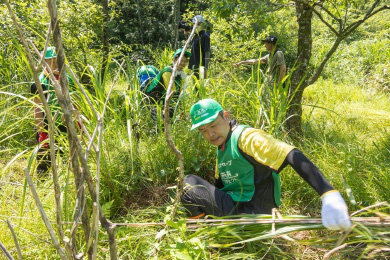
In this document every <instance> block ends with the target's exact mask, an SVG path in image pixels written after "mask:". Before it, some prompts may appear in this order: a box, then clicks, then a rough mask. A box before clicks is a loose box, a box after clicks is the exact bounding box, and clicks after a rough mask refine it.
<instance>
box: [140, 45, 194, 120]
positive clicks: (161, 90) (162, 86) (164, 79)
mask: <svg viewBox="0 0 390 260" xmlns="http://www.w3.org/2000/svg"><path fill="white" fill-rule="evenodd" d="M182 52H183V49H182V48H180V49H177V50H176V51H175V53H174V54H173V56H172V58H173V61H172V64H170V65H168V66H166V67H165V68H163V69H162V70H161V71H160V72H159V73H158V74H157V76H156V77H155V78H154V79H153V80H152V82H151V83H150V84H149V86H148V87H147V88H146V91H145V93H146V94H147V95H148V96H149V97H150V98H151V99H152V101H154V102H156V103H161V104H162V105H164V102H165V95H166V92H167V89H168V86H169V81H170V80H171V77H172V72H173V66H174V65H176V66H177V69H176V75H175V82H174V84H173V86H172V91H173V92H174V94H173V96H172V99H171V102H173V103H175V102H177V100H178V98H179V96H180V92H181V91H182V90H183V86H184V81H185V78H186V74H185V73H184V68H185V67H186V66H187V64H188V59H189V58H190V57H191V52H189V51H185V52H184V55H183V57H182V59H181V61H180V63H178V62H179V58H180V55H181V53H182ZM173 112H174V109H173V106H171V109H170V113H169V114H170V117H172V116H173ZM151 114H152V117H153V118H154V119H155V118H156V110H155V109H152V111H151Z"/></svg>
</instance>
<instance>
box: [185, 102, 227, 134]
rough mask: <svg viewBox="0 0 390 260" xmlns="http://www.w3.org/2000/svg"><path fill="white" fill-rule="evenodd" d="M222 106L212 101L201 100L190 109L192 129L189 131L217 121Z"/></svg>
mask: <svg viewBox="0 0 390 260" xmlns="http://www.w3.org/2000/svg"><path fill="white" fill-rule="evenodd" d="M221 111H223V108H222V106H221V105H220V104H219V103H218V102H217V101H215V100H214V99H202V100H200V101H198V102H197V103H196V104H195V105H193V106H192V107H191V110H190V113H191V119H192V127H191V131H192V130H194V129H196V128H198V127H200V126H202V125H205V124H208V123H211V122H213V121H214V120H215V119H217V117H218V114H219V112H221Z"/></svg>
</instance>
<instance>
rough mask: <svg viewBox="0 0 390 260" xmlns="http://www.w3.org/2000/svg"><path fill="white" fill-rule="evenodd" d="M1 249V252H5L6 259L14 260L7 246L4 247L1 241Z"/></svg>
mask: <svg viewBox="0 0 390 260" xmlns="http://www.w3.org/2000/svg"><path fill="white" fill-rule="evenodd" d="M0 249H1V251H3V253H4V255H5V257H7V259H8V260H14V258H13V257H12V255H11V254H10V252H8V250H7V248H5V246H4V245H3V243H1V241H0Z"/></svg>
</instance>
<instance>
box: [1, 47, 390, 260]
mask: <svg viewBox="0 0 390 260" xmlns="http://www.w3.org/2000/svg"><path fill="white" fill-rule="evenodd" d="M165 56H166V57H169V54H166V55H165ZM165 56H164V57H165ZM119 63H120V62H117V61H115V60H111V64H110V68H111V69H113V70H114V71H115V68H119V66H118V64H119ZM136 66H137V65H136V64H132V63H131V61H130V60H129V59H127V66H125V69H124V70H122V71H120V80H119V82H118V83H117V84H116V86H115V87H114V89H115V91H114V93H113V95H112V97H111V99H110V102H109V107H108V112H107V116H106V118H105V122H104V134H103V150H102V165H101V168H102V169H101V184H102V189H101V204H102V207H103V208H104V210H105V213H106V214H107V215H108V216H110V217H111V219H113V220H116V222H126V221H128V222H150V221H157V222H158V221H162V220H163V219H164V217H165V216H166V214H167V211H166V210H168V209H169V208H168V207H169V205H170V204H171V197H172V196H170V195H172V194H171V193H170V192H168V191H167V190H166V187H171V186H174V185H175V180H176V177H177V171H176V167H177V162H176V160H175V158H174V156H173V155H172V154H171V153H170V152H169V149H168V147H167V145H166V142H165V138H164V136H163V131H162V129H161V124H160V123H159V122H155V121H154V120H153V119H152V118H151V117H150V105H149V104H148V103H147V102H145V95H144V94H142V93H141V92H140V91H139V90H138V89H139V86H138V82H137V79H136V77H135V71H136ZM86 71H89V72H88V73H89V77H90V78H91V82H92V85H91V86H92V89H93V90H92V91H90V92H89V93H88V95H89V97H90V99H91V100H93V106H94V107H95V109H96V110H98V111H101V109H102V104H103V103H104V100H105V98H106V96H107V90H108V88H109V87H110V86H111V83H112V75H111V74H110V73H111V71H108V73H105V75H106V77H105V78H104V79H102V78H100V76H99V72H100V69H89V70H86ZM238 74H239V73H238V71H232V69H231V67H226V68H224V69H221V71H210V78H208V79H206V80H204V81H201V82H199V81H196V80H195V79H193V78H188V80H187V88H186V90H185V92H184V93H182V95H181V97H180V101H179V105H178V106H177V108H176V112H175V116H174V118H173V119H172V124H173V127H172V130H173V131H172V133H173V137H174V141H175V143H176V144H177V146H178V148H179V149H180V150H181V151H182V152H183V154H184V158H185V170H186V173H195V174H198V175H200V176H201V177H203V178H206V179H208V180H210V181H212V180H213V168H214V165H215V161H214V157H215V150H214V148H212V147H210V145H209V144H207V143H206V142H205V141H204V140H203V139H202V137H201V135H200V134H199V133H197V132H196V131H195V132H189V128H190V125H191V122H190V117H189V108H190V106H191V105H192V104H193V103H194V102H196V101H197V100H198V98H199V97H198V96H197V95H196V94H195V85H196V84H197V85H198V86H200V87H201V88H202V93H201V97H202V98H204V97H210V98H215V99H216V100H218V101H219V102H221V104H222V105H223V107H224V108H225V109H226V110H228V111H229V112H230V114H231V117H232V118H236V119H237V120H238V122H239V123H243V124H248V125H251V126H254V127H260V128H262V129H265V130H266V131H268V132H272V133H273V134H274V135H276V136H278V137H279V138H283V139H285V136H284V132H283V125H284V120H285V112H286V110H287V108H288V102H287V100H286V99H285V98H286V93H287V92H286V91H287V89H288V88H285V89H284V88H275V89H274V91H273V92H271V93H270V97H271V99H270V103H269V107H265V105H266V104H265V102H262V100H261V99H259V97H260V96H261V93H262V91H263V85H262V84H261V75H262V74H261V72H260V71H259V70H257V68H256V69H254V70H253V72H252V73H248V74H245V73H244V74H243V75H240V76H237V75H238ZM22 75H23V73H22ZM25 81H27V80H26V79H24V80H22V82H25ZM28 85H29V84H25V83H23V85H21V84H20V85H19V84H17V83H13V82H10V83H9V84H6V85H5V86H2V88H1V91H2V92H1V95H0V97H1V100H0V102H1V103H0V107H1V108H4V109H3V110H2V112H0V117H1V120H2V121H1V133H0V134H1V136H0V137H1V138H0V145H1V147H2V148H3V149H2V151H1V161H0V164H1V166H2V168H4V167H5V166H6V165H8V167H7V168H4V170H3V171H2V172H1V175H0V176H1V183H0V197H1V198H2V199H1V205H0V220H1V222H0V234H1V235H0V239H1V241H2V243H4V244H5V245H6V246H7V248H13V242H12V241H11V236H9V230H8V229H7V226H6V224H5V222H4V221H5V220H6V218H9V219H10V221H11V223H13V224H14V225H17V226H15V230H16V232H17V236H18V237H19V239H20V244H21V245H22V251H23V252H24V254H25V257H26V258H27V259H43V258H45V257H47V258H51V257H52V256H53V255H54V250H53V248H52V247H51V246H49V245H48V244H47V243H46V242H44V241H45V240H47V239H48V236H47V234H45V233H42V230H44V226H43V223H41V222H40V221H37V216H38V212H37V210H36V209H35V206H34V204H33V201H32V199H31V197H30V195H29V193H28V192H26V190H25V187H26V186H25V185H24V179H23V175H22V171H21V169H23V168H24V167H25V166H26V165H27V164H28V160H30V158H33V155H34V153H33V151H34V149H36V147H37V146H36V144H35V142H34V130H33V118H32V111H33V110H32V109H33V107H34V104H32V103H31V102H30V101H31V100H32V99H31V98H32V97H31V96H30V95H29V94H28V91H26V89H28ZM19 86H23V88H24V89H22V88H21V87H20V88H19ZM304 97H305V101H304V102H305V105H306V106H304V123H305V125H304V126H305V127H304V129H305V136H304V138H303V139H302V141H301V142H300V143H298V144H296V145H297V147H298V148H300V149H301V150H303V151H304V153H305V154H307V155H308V157H309V158H310V159H312V160H313V161H314V162H315V164H316V165H317V166H318V167H319V168H320V169H321V171H322V172H323V173H324V174H325V176H326V177H327V178H328V179H329V180H330V182H331V183H332V184H333V185H334V186H335V187H336V188H337V189H339V190H341V191H342V193H343V195H344V197H345V198H346V200H347V203H348V205H349V208H350V210H358V209H360V208H361V207H363V206H368V205H370V204H373V203H375V202H376V201H390V198H389V193H388V190H389V183H390V180H389V176H390V175H389V170H388V169H389V168H390V167H389V166H390V165H389V162H388V159H387V158H388V156H389V153H390V146H389V134H388V133H389V131H390V121H389V119H388V118H389V116H388V115H389V114H390V106H389V104H388V98H389V97H388V94H383V93H378V92H375V93H373V92H368V91H365V90H364V89H363V90H362V88H361V87H360V86H353V85H348V86H347V85H342V84H334V83H333V82H332V81H319V82H318V83H317V84H315V85H314V86H312V87H310V88H308V89H307V91H305V96H304ZM78 108H79V110H80V112H81V114H82V115H84V117H85V119H86V120H85V125H86V127H87V129H88V130H89V131H90V132H92V130H93V126H94V125H95V124H96V120H97V119H96V118H94V116H93V113H92V111H91V107H90V106H89V105H88V104H87V102H86V101H85V100H84V99H79V100H78ZM158 115H160V113H158ZM61 145H62V146H63V147H64V148H65V151H66V150H67V149H66V142H61ZM17 154H18V155H19V156H15V155H17ZM13 158H15V160H13V161H12V159H13ZM68 158H69V155H68V154H67V153H66V152H65V154H64V155H63V156H61V157H58V164H59V173H60V183H61V189H62V191H63V193H62V194H63V201H64V203H63V207H64V208H63V214H64V216H63V219H64V220H71V219H72V214H73V207H74V203H75V201H74V200H75V197H74V195H72V194H74V192H73V191H74V189H75V187H74V184H73V177H72V174H70V172H69V165H68ZM94 160H95V158H94V157H93V156H92V157H91V158H90V163H91V166H92V165H93V163H94ZM10 162H11V163H10ZM281 176H282V190H283V192H282V194H283V198H282V206H281V208H280V211H281V212H282V213H283V214H304V215H310V216H319V215H320V212H319V211H320V199H319V197H318V195H317V194H316V193H315V191H314V190H313V189H311V188H310V187H309V186H308V185H307V184H306V183H304V182H303V181H302V180H301V179H300V178H299V177H298V175H297V174H296V173H294V172H293V171H292V170H291V169H286V170H285V171H284V172H283V173H282V175H281ZM52 185H53V184H52V181H51V180H50V178H48V179H47V180H46V181H44V182H43V183H41V184H40V185H39V186H38V192H39V195H40V196H41V197H42V201H43V203H44V206H45V208H46V209H47V211H48V212H49V218H50V219H52V220H54V219H55V217H54V210H53V209H54V203H53V201H54V200H53V198H54V196H53V193H52ZM160 186H161V187H162V188H160ZM362 187H363V188H362ZM347 188H348V189H347ZM347 190H348V192H347ZM169 191H170V190H169ZM153 195H154V196H153ZM21 211H22V212H21ZM385 213H386V214H387V212H385ZM180 216H183V217H184V213H181V214H180ZM169 225H170V227H171V228H172V229H174V230H177V231H175V232H171V233H169V234H168V236H167V239H166V240H164V241H162V242H161V243H160V244H159V245H158V246H159V247H160V249H161V252H162V253H161V255H160V256H161V258H162V259H172V258H177V259H185V258H186V257H187V259H188V258H191V257H192V258H193V259H196V258H198V259H243V258H248V259H257V258H261V257H263V256H266V257H270V258H286V259H293V258H294V254H295V253H297V252H302V251H303V250H304V249H303V248H309V250H311V252H312V255H311V256H310V257H311V258H313V259H316V258H319V256H321V255H323V253H321V250H319V249H316V248H315V247H307V246H305V245H300V244H296V243H292V242H286V241H284V240H280V239H276V240H274V241H272V240H271V238H267V239H265V240H262V241H261V242H259V241H252V242H249V241H247V242H246V243H244V242H243V241H245V240H246V239H250V238H256V237H257V238H259V237H260V236H261V235H264V236H265V233H261V232H263V231H264V232H265V230H269V227H267V228H264V229H263V231H261V230H260V229H261V227H259V226H245V227H244V226H235V227H231V226H225V227H213V228H209V227H202V228H200V229H198V230H197V231H193V230H190V229H189V227H188V226H187V225H186V224H185V222H184V221H183V220H180V219H179V220H178V221H177V222H170V223H169ZM296 229H297V231H298V230H299V228H298V227H297V228H296ZM308 229H309V230H308V231H305V232H300V233H297V235H294V236H301V235H303V236H304V238H305V239H306V240H308V242H307V243H306V242H305V243H303V242H302V243H301V244H315V245H318V246H320V247H322V245H319V242H318V241H317V240H316V241H314V240H313V241H310V237H314V236H323V237H324V238H329V239H328V240H325V242H326V243H328V247H327V248H328V249H329V250H330V249H331V245H332V244H331V243H330V241H335V239H336V236H337V233H333V232H325V231H322V230H320V231H315V230H312V229H313V227H310V228H308ZM25 230H27V231H28V232H25ZM158 231H159V229H158V228H157V227H153V228H142V229H140V228H124V227H121V228H118V229H117V237H118V252H119V254H120V255H121V256H123V257H125V256H130V255H131V256H132V257H133V259H137V258H138V259H148V258H149V257H150V254H149V253H150V252H151V251H152V250H153V247H154V246H155V245H154V243H155V236H156V234H157V233H158ZM3 234H6V235H3ZM370 234H371V235H372V234H374V233H373V232H372V230H367V229H365V228H364V227H361V226H359V227H357V228H356V233H354V236H359V235H361V236H365V237H368V236H369V235H370ZM376 235H377V234H375V235H374V236H372V237H371V240H370V243H368V242H367V241H368V240H366V241H363V242H360V244H359V243H357V244H353V245H352V244H351V246H348V247H347V249H346V251H340V252H344V253H342V254H345V255H346V257H347V258H348V257H351V258H353V256H356V255H354V252H351V250H353V249H356V250H360V252H359V253H361V252H362V251H364V250H366V251H365V252H364V253H365V255H366V256H368V255H369V254H370V253H372V252H373V251H375V249H372V250H371V249H369V248H368V247H367V245H368V244H371V241H375V239H378V240H377V241H382V240H383V241H384V242H385V243H388V242H387V240H386V239H387V237H386V236H387V234H383V235H384V238H383V236H382V237H380V238H378V237H376ZM80 236H81V235H80ZM103 236H104V235H103ZM264 238H266V237H264ZM259 240H260V238H259ZM101 241H102V242H101V244H100V245H99V246H102V247H104V246H106V244H105V242H104V237H103V240H101ZM325 242H324V243H325ZM233 244H234V245H233ZM210 245H213V246H215V245H221V246H219V247H214V248H212V249H210ZM222 245H229V246H228V248H224V247H225V246H222ZM372 245H373V247H375V246H377V245H379V244H375V243H373V244H372ZM385 245H386V246H388V245H387V244H385ZM366 248H367V249H366ZM380 253H383V252H380ZM107 254H108V253H107ZM105 255H106V254H105V252H103V251H102V252H100V256H101V257H105ZM130 259H131V258H130Z"/></svg>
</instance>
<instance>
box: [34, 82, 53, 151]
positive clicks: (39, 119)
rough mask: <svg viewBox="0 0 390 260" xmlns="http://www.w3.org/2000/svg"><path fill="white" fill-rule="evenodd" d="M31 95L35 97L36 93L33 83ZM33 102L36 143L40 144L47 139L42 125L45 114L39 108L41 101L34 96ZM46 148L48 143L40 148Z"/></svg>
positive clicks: (43, 124)
mask: <svg viewBox="0 0 390 260" xmlns="http://www.w3.org/2000/svg"><path fill="white" fill-rule="evenodd" d="M31 93H32V94H35V95H36V94H37V93H38V90H37V87H36V85H35V83H33V84H32V85H31ZM33 100H34V102H35V104H36V106H35V107H34V123H35V127H36V131H37V134H38V142H39V143H42V142H44V141H45V140H46V139H48V137H49V136H48V134H47V132H46V131H45V123H44V120H45V112H44V111H43V110H42V108H41V107H42V106H43V103H42V101H41V99H40V98H39V97H37V96H35V97H34V99H33ZM48 147H49V145H48V143H44V144H43V145H42V148H48Z"/></svg>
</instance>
